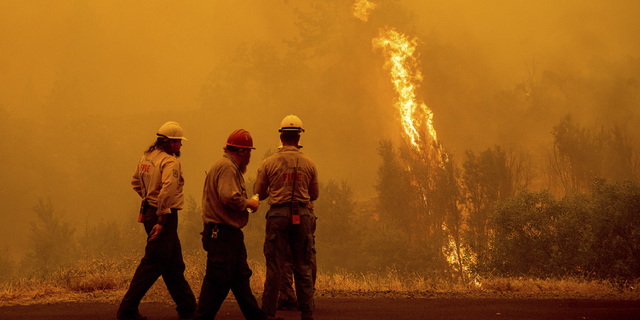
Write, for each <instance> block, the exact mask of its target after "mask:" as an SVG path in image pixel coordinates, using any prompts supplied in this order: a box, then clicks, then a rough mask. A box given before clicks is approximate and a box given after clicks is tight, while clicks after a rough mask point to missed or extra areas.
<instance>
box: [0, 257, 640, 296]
mask: <svg viewBox="0 0 640 320" xmlns="http://www.w3.org/2000/svg"><path fill="white" fill-rule="evenodd" d="M184 259H185V264H186V265H187V269H186V271H185V277H186V278H187V281H188V282H189V283H190V284H191V287H192V289H193V291H194V293H195V294H196V296H197V295H198V294H199V291H200V285H201V284H202V279H203V278H204V274H205V270H206V254H205V253H204V252H196V253H194V254H191V255H185V257H184ZM139 260H140V257H139V256H137V255H131V256H126V257H122V258H120V259H106V258H103V259H90V260H82V261H78V262H77V263H76V264H75V265H74V266H73V267H68V268H65V269H63V270H59V271H58V272H56V273H54V274H52V275H51V276H50V277H48V279H46V280H42V279H14V280H13V281H11V282H10V283H5V284H0V306H3V305H15V304H32V303H52V302H68V301H101V302H110V303H117V302H119V301H120V299H121V298H122V296H123V295H124V293H125V291H126V290H127V288H128V286H129V282H130V281H131V277H132V276H133V273H134V271H135V268H136V266H137V264H138V262H139ZM249 266H250V268H251V269H252V270H253V276H252V277H251V287H252V288H253V290H254V293H255V294H256V296H259V295H260V294H261V293H262V290H263V288H264V280H265V275H266V272H265V266H264V264H262V263H258V262H255V261H249ZM638 285H640V280H637V281H635V282H634V283H627V284H625V285H620V284H616V283H612V282H609V281H597V280H585V279H576V278H567V279H561V280H551V279H546V280H534V279H522V278H517V279H516V278H492V279H482V280H478V281H477V282H476V283H475V284H471V285H465V284H461V283H458V282H455V283H454V282H447V281H443V280H434V279H431V278H428V277H425V276H424V275H420V274H417V273H414V274H410V275H401V274H400V273H399V272H398V271H397V270H395V269H387V270H385V271H380V272H369V273H350V272H347V271H345V270H343V271H338V272H335V273H323V272H319V274H318V279H317V283H316V294H317V295H319V296H324V297H335V296H352V295H356V296H362V297H368V296H380V295H384V296H393V297H396V296H434V295H436V296H437V295H439V294H472V295H473V294H476V295H477V294H484V295H486V294H489V295H491V294H505V293H512V294H514V295H522V294H525V295H527V296H531V295H534V296H536V295H537V296H542V297H549V296H561V297H565V296H567V295H569V296H577V297H581V298H596V299H598V298H616V299H634V300H640V294H639V293H638V290H637V286H638ZM143 301H154V302H170V301H171V297H170V296H169V293H168V291H167V289H166V286H165V285H164V282H163V281H157V282H156V284H155V285H154V286H153V287H152V288H151V289H150V290H149V292H148V293H147V295H146V296H145V299H144V300H143Z"/></svg>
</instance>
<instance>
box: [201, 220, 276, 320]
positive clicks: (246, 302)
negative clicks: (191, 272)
mask: <svg viewBox="0 0 640 320" xmlns="http://www.w3.org/2000/svg"><path fill="white" fill-rule="evenodd" d="M213 229H217V230H218V231H217V237H215V238H212V237H211V234H212V230H213ZM202 246H203V248H204V249H205V250H206V251H207V273H206V275H205V277H204V280H203V281H202V289H201V290H200V297H199V298H198V310H197V311H196V316H195V318H194V319H214V318H215V316H216V314H217V313H218V311H219V310H220V306H222V302H224V300H225V298H226V297H227V295H228V294H229V290H231V291H232V292H233V295H234V297H235V298H236V301H237V302H238V306H239V307H240V310H241V311H242V314H243V315H244V317H245V318H246V319H248V320H254V319H255V320H257V319H265V318H266V315H265V313H264V312H263V311H262V310H261V309H260V307H259V306H258V301H257V300H256V298H255V297H254V295H253V292H251V286H250V278H251V274H252V272H251V269H249V265H248V264H247V249H246V247H245V244H244V234H243V233H242V230H240V229H237V228H234V227H231V226H225V225H214V224H207V225H206V226H205V227H204V230H203V231H202Z"/></svg>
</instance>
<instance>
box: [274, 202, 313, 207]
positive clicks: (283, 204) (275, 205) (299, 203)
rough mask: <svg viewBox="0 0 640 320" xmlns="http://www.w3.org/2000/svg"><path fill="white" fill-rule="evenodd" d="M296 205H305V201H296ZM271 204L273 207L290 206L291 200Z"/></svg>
mask: <svg viewBox="0 0 640 320" xmlns="http://www.w3.org/2000/svg"><path fill="white" fill-rule="evenodd" d="M298 205H299V206H300V207H301V208H305V207H307V203H306V202H302V201H298ZM271 206H272V207H274V208H280V207H285V206H287V207H290V206H291V201H289V202H285V203H278V204H272V205H271Z"/></svg>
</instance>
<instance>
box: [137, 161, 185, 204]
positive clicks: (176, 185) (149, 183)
mask: <svg viewBox="0 0 640 320" xmlns="http://www.w3.org/2000/svg"><path fill="white" fill-rule="evenodd" d="M131 185H132V186H133V190H135V191H136V192H137V193H138V194H139V195H140V197H142V198H143V199H145V198H146V199H147V201H148V202H149V204H150V205H152V206H154V207H157V208H158V211H157V213H156V214H157V215H165V214H169V213H171V209H179V210H180V209H182V207H183V205H184V191H183V187H184V178H183V176H182V167H181V166H180V161H178V158H176V157H175V156H174V155H170V154H168V153H166V152H164V151H162V150H158V149H156V150H153V151H151V152H149V153H146V154H143V155H142V158H140V162H138V166H137V167H136V171H135V172H134V173H133V179H132V180H131Z"/></svg>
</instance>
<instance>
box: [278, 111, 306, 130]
mask: <svg viewBox="0 0 640 320" xmlns="http://www.w3.org/2000/svg"><path fill="white" fill-rule="evenodd" d="M283 131H297V132H298V133H300V132H304V128H303V127H302V120H300V118H298V117H297V116H294V115H292V114H290V115H288V116H286V117H284V119H282V123H280V129H278V132H283Z"/></svg>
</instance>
